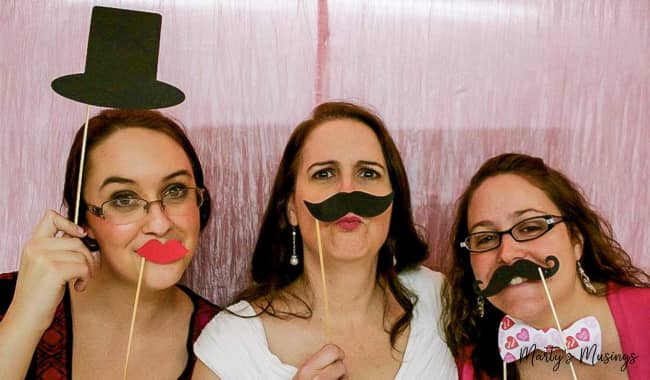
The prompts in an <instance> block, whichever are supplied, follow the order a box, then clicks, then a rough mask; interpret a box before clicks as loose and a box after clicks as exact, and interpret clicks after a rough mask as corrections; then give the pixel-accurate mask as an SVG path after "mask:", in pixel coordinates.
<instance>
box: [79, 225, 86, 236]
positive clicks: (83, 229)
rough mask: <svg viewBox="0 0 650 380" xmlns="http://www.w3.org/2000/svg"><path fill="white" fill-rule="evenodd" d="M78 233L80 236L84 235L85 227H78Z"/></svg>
mask: <svg viewBox="0 0 650 380" xmlns="http://www.w3.org/2000/svg"><path fill="white" fill-rule="evenodd" d="M79 233H80V234H82V235H85V234H86V227H79Z"/></svg>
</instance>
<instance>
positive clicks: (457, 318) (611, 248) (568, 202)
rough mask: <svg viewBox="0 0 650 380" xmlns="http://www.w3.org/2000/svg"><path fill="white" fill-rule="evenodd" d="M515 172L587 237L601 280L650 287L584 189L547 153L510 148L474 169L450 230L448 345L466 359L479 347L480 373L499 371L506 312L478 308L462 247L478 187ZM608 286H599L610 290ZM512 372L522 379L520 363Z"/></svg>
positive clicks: (592, 270)
mask: <svg viewBox="0 0 650 380" xmlns="http://www.w3.org/2000/svg"><path fill="white" fill-rule="evenodd" d="M506 173H509V174H515V175H518V176H520V177H522V178H524V179H526V180H527V181H528V182H530V183H531V184H532V185H533V186H535V187H537V188H539V189H540V190H542V191H543V192H544V193H545V194H546V196H547V197H548V198H549V199H550V200H551V201H552V202H553V203H554V204H555V205H556V206H557V208H558V209H559V210H560V213H561V214H562V217H564V218H565V219H566V220H568V221H570V222H569V223H568V224H567V225H568V227H569V233H570V235H571V236H572V238H574V239H575V237H577V236H578V234H580V235H581V236H582V238H583V240H584V241H583V255H582V259H581V260H580V262H581V264H582V267H583V268H584V271H585V273H587V275H588V276H589V277H590V278H591V279H592V280H593V281H596V282H601V283H606V282H614V283H617V284H620V285H623V286H641V287H648V286H650V276H648V274H647V273H645V272H644V271H643V270H641V269H639V268H636V267H635V266H634V265H632V262H631V259H630V256H629V255H628V254H627V253H626V252H625V251H624V250H623V248H621V245H620V244H619V243H618V242H617V241H616V240H615V239H614V233H613V231H612V228H611V226H610V224H609V223H608V222H607V221H606V220H605V219H604V218H603V217H601V216H600V215H599V214H598V213H597V212H596V211H595V210H593V209H592V208H591V207H590V205H589V202H588V201H587V199H586V198H585V196H584V195H583V194H582V191H581V190H580V188H579V187H578V186H577V185H576V184H575V183H573V182H572V181H571V180H570V179H568V178H567V177H566V176H565V175H564V174H562V173H561V172H559V171H557V170H555V169H553V168H551V167H549V166H547V165H546V164H545V163H544V161H543V160H542V159H541V158H538V157H531V156H528V155H525V154H517V153H507V154H502V155H499V156H496V157H493V158H491V159H489V160H487V161H486V162H485V163H484V164H483V165H482V166H481V168H480V169H479V170H478V171H477V172H476V174H474V176H473V177H472V179H471V181H470V183H469V185H468V186H467V188H466V189H465V191H464V192H463V193H462V195H461V196H460V198H459V199H458V201H457V203H456V213H455V217H454V224H453V225H452V229H451V234H450V244H451V262H452V265H451V270H450V272H449V274H448V276H447V280H448V282H447V283H445V285H444V286H443V304H444V308H443V315H442V319H443V325H444V326H446V335H447V344H448V345H449V348H450V349H451V351H452V353H454V354H456V355H457V356H460V357H461V359H462V360H466V359H468V358H467V352H465V351H464V350H465V349H466V348H467V347H474V350H473V351H472V354H471V360H472V363H473V365H474V369H475V373H476V378H477V379H478V378H480V376H481V373H484V374H487V375H489V376H498V374H499V373H500V371H501V362H502V360H501V357H500V356H499V353H498V350H497V344H496V342H497V331H498V328H497V326H498V324H499V322H500V321H501V318H503V316H504V313H503V312H502V311H501V310H499V309H497V308H495V307H494V306H492V304H490V302H488V301H487V300H486V301H485V314H484V317H483V318H479V316H478V315H477V313H476V312H475V310H476V308H477V297H476V294H475V293H474V291H473V289H472V284H473V282H474V280H475V278H474V274H473V272H472V268H471V265H470V258H469V252H467V251H466V250H464V249H462V248H460V242H461V241H463V240H464V239H465V237H466V236H467V234H468V226H467V212H468V208H469V203H470V201H471V198H472V196H473V194H474V192H475V191H476V189H477V188H478V187H479V186H480V185H481V184H482V183H483V181H485V180H486V179H487V178H490V177H494V176H497V175H499V174H506ZM605 292H606V291H605V290H601V291H599V293H598V294H599V295H604V294H605ZM509 367H510V368H512V369H509V371H508V372H509V373H510V374H511V375H513V376H514V378H519V375H518V371H517V370H516V366H514V365H512V364H511V365H510V366H509Z"/></svg>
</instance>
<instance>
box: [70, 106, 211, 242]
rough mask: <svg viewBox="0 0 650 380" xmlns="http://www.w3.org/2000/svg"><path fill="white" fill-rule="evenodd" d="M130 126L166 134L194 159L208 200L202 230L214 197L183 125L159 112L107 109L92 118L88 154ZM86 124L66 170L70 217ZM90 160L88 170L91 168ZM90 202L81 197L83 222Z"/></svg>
mask: <svg viewBox="0 0 650 380" xmlns="http://www.w3.org/2000/svg"><path fill="white" fill-rule="evenodd" d="M128 128H144V129H149V130H153V131H156V132H160V133H163V134H165V135H167V136H169V137H170V138H171V139H172V140H174V141H175V142H176V143H177V144H178V145H180V147H181V148H183V151H185V154H187V158H188V159H189V160H190V164H191V165H192V174H193V175H194V180H195V181H196V186H197V187H201V188H203V189H205V190H204V193H203V194H204V198H205V199H204V201H203V204H202V205H201V207H200V209H199V215H200V221H201V231H203V229H204V228H205V226H206V225H207V224H208V219H210V212H211V209H212V200H211V198H210V193H209V191H208V189H206V188H205V182H204V179H203V168H202V167H201V161H199V157H198V155H197V154H196V151H195V150H194V147H193V146H192V143H191V142H190V140H189V138H188V137H187V135H186V134H185V131H184V130H183V128H182V127H181V126H180V125H179V124H178V123H176V122H175V121H174V120H172V119H170V118H169V117H167V116H164V115H163V114H161V113H160V112H158V111H151V110H125V109H107V110H103V111H101V112H100V113H99V114H97V116H94V117H92V118H91V119H90V120H89V121H88V136H87V139H86V157H88V156H90V152H92V150H93V148H95V147H96V146H97V145H98V144H100V143H101V142H102V141H104V140H106V139H107V138H109V137H110V136H111V135H112V134H113V133H115V132H117V131H119V130H122V129H128ZM83 130H84V126H83V125H82V126H81V128H79V130H78V131H77V134H76V135H75V137H74V141H73V142H72V146H71V147H70V153H69V154H68V162H67V164H66V170H65V184H64V187H63V205H64V206H65V207H66V208H67V210H68V211H67V212H68V219H70V220H73V218H74V209H75V204H76V194H77V179H78V178H79V166H80V165H81V148H82V144H83V132H84V131H83ZM87 163H88V160H86V170H87ZM86 210H87V208H86V203H85V202H84V201H83V199H82V200H81V202H79V223H78V224H79V225H80V226H83V225H85V224H86Z"/></svg>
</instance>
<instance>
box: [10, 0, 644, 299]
mask: <svg viewBox="0 0 650 380" xmlns="http://www.w3.org/2000/svg"><path fill="white" fill-rule="evenodd" d="M95 4H96V3H95V2H92V1H81V0H77V1H63V0H58V1H48V2H37V1H18V0H13V1H12V0H9V1H3V2H2V4H0V21H1V22H0V68H1V69H2V75H0V120H1V124H0V141H2V149H1V150H0V178H1V179H0V181H2V183H1V184H2V186H1V187H0V188H1V189H2V190H1V191H0V234H1V236H2V237H3V244H2V245H0V271H2V272H4V271H10V270H15V269H17V268H18V263H19V259H20V250H21V247H22V246H23V244H24V242H25V241H26V240H27V238H28V237H29V236H30V234H31V231H32V230H33V228H34V226H35V224H36V223H37V222H38V220H39V219H40V217H41V216H42V214H43V213H44V211H45V210H46V209H47V208H53V209H57V210H58V209H60V204H61V191H62V186H63V180H64V178H63V176H64V165H65V157H66V154H67V151H68V149H69V146H70V143H71V139H72V136H73V133H74V131H75V130H76V129H77V128H79V127H80V126H81V124H82V123H83V120H84V116H85V113H84V112H85V106H84V105H82V104H79V103H75V102H73V101H70V100H67V99H65V98H62V97H60V96H58V95H56V94H55V93H54V92H53V91H52V90H51V89H50V87H49V83H50V81H51V80H52V79H53V78H55V77H58V76H60V75H64V74H70V73H74V72H81V71H83V67H84V60H85V49H86V42H87V35H88V26H89V21H90V11H91V7H92V6H93V5H95ZM101 5H108V6H118V7H123V8H132V9H139V10H149V11H156V12H160V13H162V14H163V29H162V41H161V47H160V61H159V71H158V78H159V79H160V80H163V81H166V82H170V83H173V84H175V85H177V86H179V87H180V88H182V89H183V90H184V91H185V93H186V94H187V100H186V101H185V103H183V104H181V105H179V106H176V107H173V108H171V109H168V110H167V112H168V113H170V114H171V115H173V116H175V117H176V118H178V119H179V120H181V121H182V122H183V123H184V124H185V126H186V128H187V130H188V132H189V134H190V137H191V138H192V140H193V141H194V143H195V144H196V147H197V149H198V151H199V155H200V157H201V159H202V161H203V164H204V168H205V171H206V176H207V182H208V186H209V188H210V191H211V192H212V194H213V196H214V212H213V218H212V220H211V223H210V226H209V227H208V228H207V230H206V231H205V233H204V235H203V237H202V242H201V246H200V249H199V251H198V252H197V256H196V258H195V260H194V261H193V264H192V266H191V267H190V269H189V271H188V274H187V276H186V278H185V282H186V283H187V284H189V285H190V286H192V287H194V288H196V289H197V290H198V291H199V292H200V293H202V294H204V295H205V296H207V297H208V298H210V299H212V300H215V301H219V302H222V303H223V302H227V300H228V298H229V297H230V296H232V295H233V294H234V293H235V292H236V291H237V290H239V289H241V288H242V287H243V286H245V285H246V283H247V274H246V273H247V272H246V270H247V266H248V263H249V260H250V252H251V250H252V247H253V244H254V241H255V234H256V232H257V229H258V227H259V221H260V217H261V214H262V212H263V209H264V206H265V202H266V201H267V197H268V194H269V190H270V186H271V182H272V180H273V176H274V175H275V171H276V168H277V163H278V161H279V158H280V155H281V152H282V148H283V147H284V144H285V142H286V140H287V138H288V136H289V133H290V131H291V129H292V128H293V127H294V126H295V125H296V124H297V123H298V122H299V121H300V120H302V119H303V118H304V117H305V116H306V115H307V114H308V112H309V111H310V110H311V108H312V107H313V106H314V105H315V104H316V103H317V102H318V101H324V100H329V99H347V100H353V101H357V102H360V103H363V104H365V105H368V106H370V107H372V108H374V109H375V110H377V111H378V113H379V114H380V115H381V116H382V117H383V118H384V120H385V121H386V123H387V125H388V126H389V129H390V130H391V131H392V133H393V136H394V138H395V140H396V142H397V144H398V146H399V148H400V150H401V153H402V155H403V158H404V161H405V163H406V167H407V170H408V175H409V179H410V181H411V190H412V197H413V205H414V213H415V217H416V221H417V223H418V224H420V225H421V226H422V229H423V233H424V234H425V236H426V237H427V238H428V239H429V241H430V243H431V247H432V254H431V259H430V260H429V262H428V264H429V265H430V266H433V267H435V268H441V267H443V266H444V263H445V256H446V255H447V254H448V253H447V243H446V242H447V232H448V229H449V225H450V218H451V210H452V207H453V202H454V201H455V199H456V197H457V196H458V194H459V192H460V191H461V190H462V188H463V187H464V186H465V185H466V184H467V181H468V179H469V177H470V176H471V174H472V173H473V172H474V171H475V170H476V169H477V168H478V166H479V165H480V164H481V163H482V162H483V161H484V160H485V159H487V158H488V157H490V156H492V155H495V154H498V153H502V152H506V151H517V152H525V153H529V154H534V155H540V156H542V157H544V158H545V159H546V160H547V161H548V162H549V163H550V164H551V165H553V166H555V167H557V168H560V169H561V170H563V171H564V172H565V173H566V174H568V175H569V176H570V177H571V178H573V179H574V180H575V181H576V182H577V183H579V184H581V185H582V187H583V189H584V190H585V193H586V194H587V196H588V197H589V199H590V200H591V201H592V203H593V204H594V205H595V206H596V207H597V208H598V210H600V212H601V213H602V214H603V215H604V216H605V217H606V218H607V219H609V220H610V222H611V223H612V225H613V227H614V230H615V232H616V236H617V238H618V240H619V241H620V242H621V244H622V245H623V247H624V248H625V249H626V250H627V251H628V252H629V253H630V255H631V256H632V259H633V262H634V263H636V264H637V265H639V266H641V267H643V268H645V269H646V270H647V269H650V254H648V253H647V252H648V248H647V247H649V246H650V234H649V232H650V228H649V227H648V226H649V225H650V211H649V209H648V204H650V189H649V186H648V185H650V174H648V173H649V171H648V169H647V163H648V162H650V138H649V137H648V131H649V128H650V109H649V106H648V104H649V100H650V69H649V63H650V3H649V2H648V1H645V0H640V1H638V0H628V1H625V0H602V1H564V0H555V1H542V0H521V1H514V0H513V1H473V0H472V1H470V0H455V1H451V0H448V1H443V0H430V1H426V0H420V1H416V0H409V1H406V0H403V1H393V0H367V1H353V0H347V1H344V0H338V1H332V0H329V1H327V0H310V1H306V0H304V1H284V0H276V1H270V0H229V1H214V2H202V1H198V0H194V1H189V0H188V1H144V0H142V1H135V0H133V1H103V2H101ZM97 111H98V110H97V109H93V113H96V112H97Z"/></svg>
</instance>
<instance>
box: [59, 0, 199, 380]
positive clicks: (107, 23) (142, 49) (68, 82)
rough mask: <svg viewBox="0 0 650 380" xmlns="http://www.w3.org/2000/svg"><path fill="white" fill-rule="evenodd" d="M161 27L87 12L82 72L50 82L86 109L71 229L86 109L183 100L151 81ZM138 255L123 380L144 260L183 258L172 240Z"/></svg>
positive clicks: (129, 15) (154, 20) (117, 13)
mask: <svg viewBox="0 0 650 380" xmlns="http://www.w3.org/2000/svg"><path fill="white" fill-rule="evenodd" d="M161 25H162V16H161V15H160V14H157V13H150V12H140V11H133V10H126V9H118V8H108V7H93V10H92V15H91V21H90V32H89V36H88V47H87V50H86V67H85V70H84V72H83V73H78V74H71V75H65V76H62V77H59V78H56V79H55V80H54V81H53V82H52V89H53V90H54V91H55V92H56V93H58V94H59V95H61V96H64V97H66V98H68V99H71V100H75V101H78V102H82V103H85V104H86V122H85V124H84V132H83V134H84V137H83V143H82V149H81V152H82V153H81V158H80V164H79V168H80V169H79V177H78V179H77V181H78V182H77V184H78V185H77V196H76V202H75V206H74V207H75V212H74V223H75V224H78V223H79V206H80V203H81V189H82V184H83V172H84V168H85V164H84V163H85V156H86V140H87V135H88V121H89V117H90V106H91V105H94V106H99V107H109V108H128V109H155V108H164V107H171V106H175V105H177V104H180V103H182V102H183V100H185V94H183V92H182V91H181V90H180V89H178V88H176V87H174V86H172V85H170V84H168V83H165V82H161V81H158V80H157V79H156V77H157V70H158V51H159V47H160V30H161ZM156 242H157V240H156ZM140 251H141V252H140ZM138 253H139V254H140V255H141V256H142V260H141V262H140V272H139V274H138V284H137V289H136V295H135V302H134V305H133V314H132V318H131V328H130V331H129V341H128V345H127V349H126V359H125V364H124V379H126V377H127V373H128V363H129V356H130V352H131V343H132V337H133V331H134V326H135V317H136V312H137V308H138V300H139V296H140V289H141V285H142V274H143V272H144V264H145V261H146V260H150V261H152V262H156V263H159V264H166V263H169V262H173V261H176V260H178V259H180V258H181V257H182V256H184V255H185V254H187V249H186V248H185V247H183V246H182V244H180V242H178V241H175V240H171V241H168V242H167V243H166V244H161V243H160V242H157V243H155V242H152V241H149V242H147V243H146V244H145V245H144V246H142V247H141V248H139V249H138Z"/></svg>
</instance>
